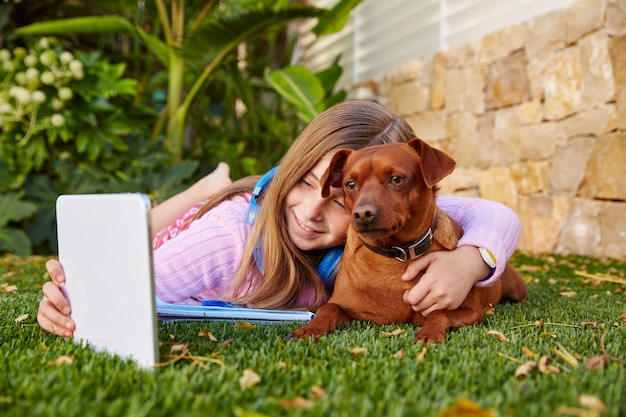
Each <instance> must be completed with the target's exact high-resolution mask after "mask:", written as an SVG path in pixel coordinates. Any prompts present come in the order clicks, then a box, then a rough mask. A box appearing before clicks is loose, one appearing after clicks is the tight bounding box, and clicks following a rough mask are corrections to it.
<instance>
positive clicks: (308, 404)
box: [278, 395, 315, 411]
mask: <svg viewBox="0 0 626 417" xmlns="http://www.w3.org/2000/svg"><path fill="white" fill-rule="evenodd" d="M278 404H279V405H280V406H281V407H283V408H284V409H287V410H288V409H296V410H303V411H307V410H310V409H311V408H313V407H314V406H315V401H312V400H307V399H306V398H304V397H302V396H300V395H298V396H297V397H295V398H292V399H290V400H286V399H284V400H279V401H278Z"/></svg>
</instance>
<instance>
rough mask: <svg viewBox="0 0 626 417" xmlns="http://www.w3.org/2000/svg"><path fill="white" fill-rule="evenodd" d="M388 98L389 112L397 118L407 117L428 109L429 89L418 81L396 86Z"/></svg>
mask: <svg viewBox="0 0 626 417" xmlns="http://www.w3.org/2000/svg"><path fill="white" fill-rule="evenodd" d="M388 97H389V106H388V108H389V110H390V111H392V112H393V113H395V114H397V115H399V116H407V115H409V114H413V113H418V112H422V111H425V110H428V109H429V108H430V89H429V88H428V86H427V85H424V84H421V83H419V82H418V81H410V82H407V83H402V84H396V86H395V88H393V89H392V90H391V91H390V92H389V96H388Z"/></svg>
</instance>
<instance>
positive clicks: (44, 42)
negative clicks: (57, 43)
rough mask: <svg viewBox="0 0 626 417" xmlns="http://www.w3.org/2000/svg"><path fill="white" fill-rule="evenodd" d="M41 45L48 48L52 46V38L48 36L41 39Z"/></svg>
mask: <svg viewBox="0 0 626 417" xmlns="http://www.w3.org/2000/svg"><path fill="white" fill-rule="evenodd" d="M39 47H40V48H42V49H48V48H49V47H50V39H48V38H46V37H43V38H41V39H39Z"/></svg>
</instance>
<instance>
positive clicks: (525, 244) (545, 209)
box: [518, 195, 572, 253]
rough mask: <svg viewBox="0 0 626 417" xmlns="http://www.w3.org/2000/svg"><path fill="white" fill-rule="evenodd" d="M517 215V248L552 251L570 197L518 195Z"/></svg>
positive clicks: (565, 218)
mask: <svg viewBox="0 0 626 417" xmlns="http://www.w3.org/2000/svg"><path fill="white" fill-rule="evenodd" d="M519 200H520V201H519V210H518V215H519V217H520V220H521V222H522V235H521V237H520V241H519V244H518V249H519V250H522V251H524V252H530V253H550V252H554V249H555V246H556V244H557V241H558V238H559V234H560V232H561V228H562V227H563V224H564V223H565V222H566V220H567V218H568V215H569V211H570V210H571V205H572V202H571V201H572V199H571V198H567V197H550V196H545V195H536V196H528V195H526V196H520V199H519Z"/></svg>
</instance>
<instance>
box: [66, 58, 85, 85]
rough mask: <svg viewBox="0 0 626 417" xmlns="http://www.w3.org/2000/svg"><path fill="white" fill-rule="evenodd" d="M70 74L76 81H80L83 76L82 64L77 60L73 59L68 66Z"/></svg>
mask: <svg viewBox="0 0 626 417" xmlns="http://www.w3.org/2000/svg"><path fill="white" fill-rule="evenodd" d="M69 67H70V72H71V73H72V76H73V77H74V78H75V79H77V80H82V79H83V76H84V75H85V74H84V72H83V63H82V62H80V61H79V60H77V59H75V60H73V61H72V62H70V64H69Z"/></svg>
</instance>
